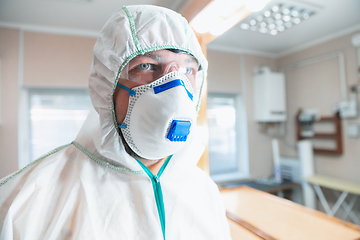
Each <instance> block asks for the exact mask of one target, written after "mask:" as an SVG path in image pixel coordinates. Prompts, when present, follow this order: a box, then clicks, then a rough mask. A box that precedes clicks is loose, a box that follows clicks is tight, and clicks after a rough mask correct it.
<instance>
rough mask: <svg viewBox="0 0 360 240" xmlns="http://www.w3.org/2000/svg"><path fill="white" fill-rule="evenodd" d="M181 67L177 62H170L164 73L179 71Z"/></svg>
mask: <svg viewBox="0 0 360 240" xmlns="http://www.w3.org/2000/svg"><path fill="white" fill-rule="evenodd" d="M179 69H180V66H179V64H177V63H175V62H172V63H169V64H168V65H167V66H166V68H165V71H164V75H166V74H168V73H170V72H174V71H179Z"/></svg>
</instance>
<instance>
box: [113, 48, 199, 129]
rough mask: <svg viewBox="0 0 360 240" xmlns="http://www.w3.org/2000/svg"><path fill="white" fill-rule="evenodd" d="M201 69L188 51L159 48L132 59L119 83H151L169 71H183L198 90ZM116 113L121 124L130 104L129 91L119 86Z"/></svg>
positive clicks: (138, 84) (115, 97) (135, 84)
mask: <svg viewBox="0 0 360 240" xmlns="http://www.w3.org/2000/svg"><path fill="white" fill-rule="evenodd" d="M198 69H199V64H198V62H197V60H196V59H195V58H194V57H192V56H191V55H189V54H186V53H174V52H171V51H169V50H158V51H153V52H149V53H145V54H144V55H139V56H137V57H135V58H134V59H132V60H131V61H130V62H129V64H128V66H127V67H126V68H125V69H124V71H125V72H123V73H122V74H121V76H124V78H119V80H118V83H119V84H121V85H124V86H125V87H127V88H130V89H132V88H134V87H138V86H141V85H144V84H149V83H151V82H153V81H155V80H157V79H159V78H161V77H162V76H164V75H166V74H168V73H169V72H173V71H179V72H182V73H183V74H184V75H185V76H186V77H187V78H188V80H189V82H190V84H191V87H192V88H193V90H194V94H195V91H196V73H197V71H198ZM114 104H115V114H116V119H117V123H118V124H121V123H122V122H123V121H124V119H125V116H126V112H127V108H128V104H129V92H128V91H126V90H125V89H122V88H119V87H117V88H116V90H115V93H114Z"/></svg>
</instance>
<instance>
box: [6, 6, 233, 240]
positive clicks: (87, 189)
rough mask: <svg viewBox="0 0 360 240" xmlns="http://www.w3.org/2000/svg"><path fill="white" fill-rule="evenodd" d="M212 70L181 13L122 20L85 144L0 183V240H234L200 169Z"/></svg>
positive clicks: (103, 66) (107, 47) (101, 45)
mask: <svg viewBox="0 0 360 240" xmlns="http://www.w3.org/2000/svg"><path fill="white" fill-rule="evenodd" d="M206 71H207V61H206V59H205V57H204V55H203V54H202V51H201V48H200V46H199V43H198V41H197V39H196V37H195V35H194V33H193V31H192V30H191V28H190V27H189V25H188V23H187V21H186V20H185V19H184V18H183V17H181V16H180V15H179V14H178V13H175V12H173V11H171V10H168V9H165V8H161V7H155V6H128V7H123V8H122V9H120V10H119V11H117V12H115V13H114V14H113V15H112V17H111V18H110V19H109V20H108V21H107V23H106V24H105V26H104V27H103V29H102V31H101V33H100V36H99V37H98V39H97V42H96V44H95V47H94V60H93V64H92V68H91V71H90V77H89V87H90V97H91V101H92V104H93V107H94V109H92V110H91V111H90V114H89V116H88V118H87V120H86V121H85V123H84V125H83V127H82V129H81V130H80V132H79V134H78V136H77V138H76V139H75V140H74V141H73V142H72V143H70V144H67V145H65V146H61V147H59V148H57V149H54V150H53V151H51V152H49V153H47V154H46V155H44V156H43V157H41V158H39V159H37V160H35V161H34V162H32V163H30V164H29V165H28V166H26V167H25V168H23V169H21V170H19V171H18V172H16V173H14V174H12V175H9V176H8V177H5V178H4V179H1V180H0V239H1V240H10V239H27V240H29V239H46V240H51V239H86V240H89V239H129V240H130V239H131V240H133V239H139V240H143V239H144V240H145V239H146V240H148V239H151V240H162V239H168V240H170V239H171V240H176V239H182V240H185V239H186V240H189V239H196V240H200V239H204V240H211V239H213V240H222V239H226V240H227V239H230V234H229V229H228V224H227V219H226V216H225V209H224V207H223V204H222V201H221V198H220V194H219V191H218V189H217V187H216V185H215V184H214V183H213V182H212V181H211V179H210V178H209V177H208V176H207V175H206V174H205V173H204V172H203V171H202V170H200V169H199V168H198V167H197V166H196V163H197V161H198V159H199V157H200V156H201V154H202V151H203V147H202V146H201V145H199V143H198V141H196V138H197V133H196V127H195V125H196V117H197V111H198V107H199V102H200V92H201V87H202V85H203V82H204V79H205V77H206Z"/></svg>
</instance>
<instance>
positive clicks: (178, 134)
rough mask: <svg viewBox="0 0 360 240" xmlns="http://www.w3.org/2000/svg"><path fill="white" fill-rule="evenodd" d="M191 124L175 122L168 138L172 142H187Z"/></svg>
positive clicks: (182, 121) (183, 121) (184, 121)
mask: <svg viewBox="0 0 360 240" xmlns="http://www.w3.org/2000/svg"><path fill="white" fill-rule="evenodd" d="M190 127H191V122H190V121H186V120H173V121H172V123H171V127H170V129H169V133H168V135H167V138H168V139H169V140H170V141H172V142H185V141H186V139H187V137H188V135H189V133H190Z"/></svg>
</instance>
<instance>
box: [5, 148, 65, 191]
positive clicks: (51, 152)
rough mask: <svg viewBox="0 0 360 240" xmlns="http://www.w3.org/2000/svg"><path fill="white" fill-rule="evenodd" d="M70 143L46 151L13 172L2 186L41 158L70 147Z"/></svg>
mask: <svg viewBox="0 0 360 240" xmlns="http://www.w3.org/2000/svg"><path fill="white" fill-rule="evenodd" d="M69 145H71V143H68V144H65V145H62V146H60V147H57V148H55V149H53V150H51V151H50V152H47V153H45V154H44V155H42V156H41V157H39V158H37V159H36V160H34V161H32V162H31V163H29V164H28V165H26V166H25V167H23V168H22V169H20V170H19V171H17V172H16V173H14V174H12V175H11V176H9V177H8V178H6V179H5V180H4V181H3V182H1V183H0V187H1V186H2V185H4V184H5V183H7V182H8V181H10V180H11V179H13V178H14V177H15V176H16V175H18V174H20V173H21V172H23V171H24V170H25V169H27V168H28V167H30V166H32V165H34V164H35V163H37V162H39V161H40V160H43V159H44V158H46V157H48V156H50V155H52V154H54V153H57V152H59V151H60V150H62V149H64V148H66V147H68V146H69Z"/></svg>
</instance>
